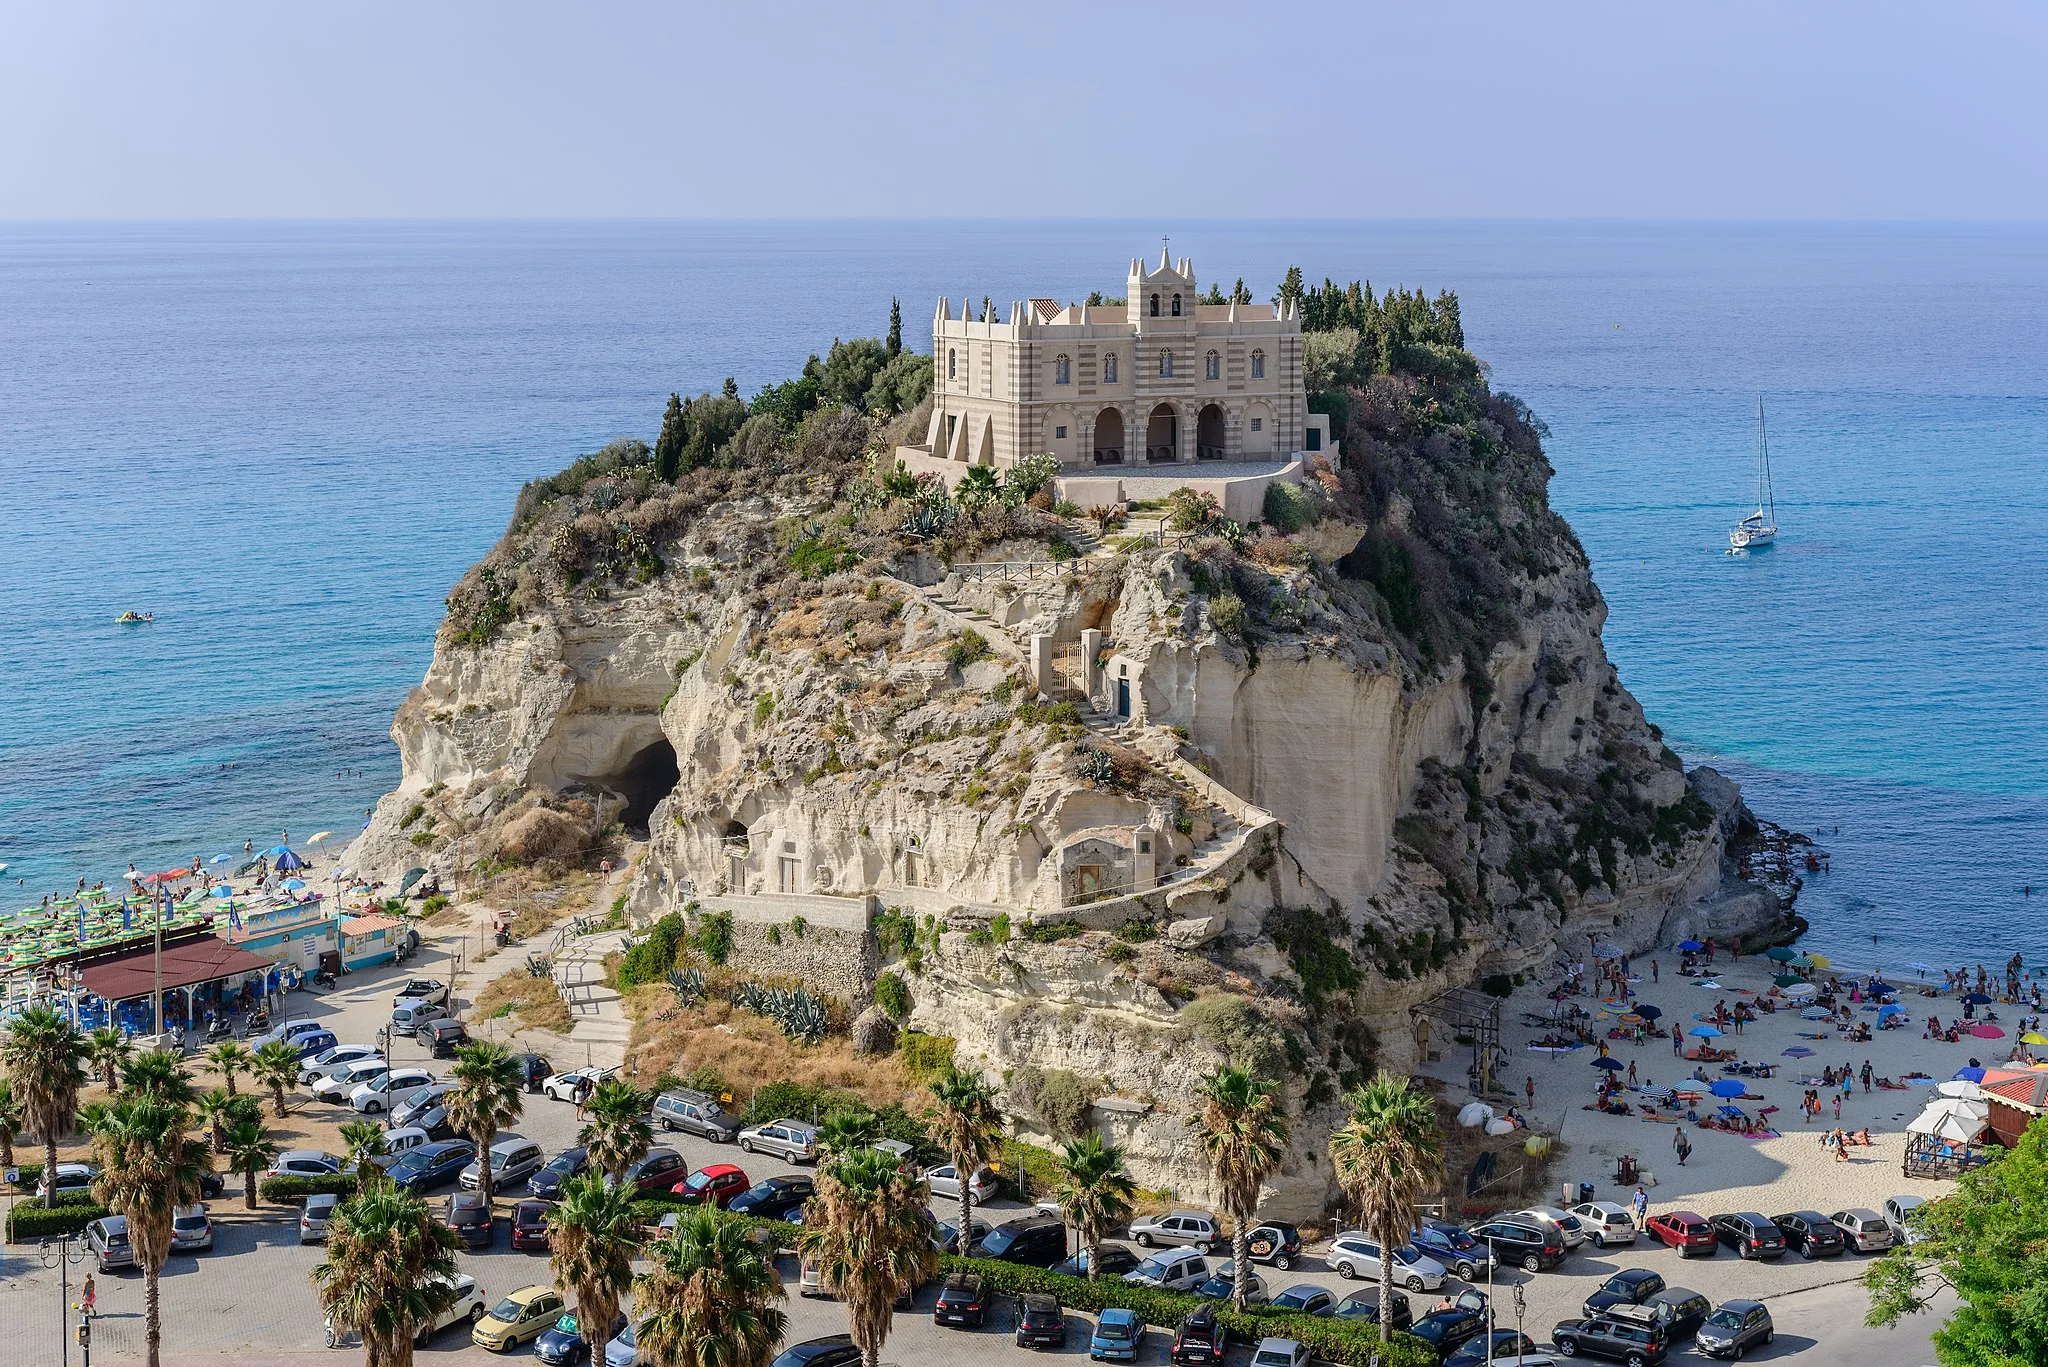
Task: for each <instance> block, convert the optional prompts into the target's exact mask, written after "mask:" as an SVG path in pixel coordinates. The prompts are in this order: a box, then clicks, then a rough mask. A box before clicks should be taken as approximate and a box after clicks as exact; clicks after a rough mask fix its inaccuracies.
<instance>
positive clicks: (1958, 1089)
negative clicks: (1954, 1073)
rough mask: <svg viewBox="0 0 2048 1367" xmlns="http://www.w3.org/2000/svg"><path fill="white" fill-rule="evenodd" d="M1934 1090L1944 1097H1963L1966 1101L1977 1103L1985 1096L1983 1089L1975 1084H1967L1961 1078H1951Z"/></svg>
mask: <svg viewBox="0 0 2048 1367" xmlns="http://www.w3.org/2000/svg"><path fill="white" fill-rule="evenodd" d="M1934 1090H1935V1091H1937V1092H1939V1093H1941V1094H1942V1095H1943V1096H1954V1097H1961V1098H1963V1099H1964V1100H1966V1101H1977V1100H1980V1099H1981V1098H1982V1097H1983V1095H1984V1089H1983V1088H1982V1087H1979V1086H1978V1085H1977V1084H1976V1083H1974V1082H1965V1081H1963V1080H1962V1079H1960V1078H1950V1079H1949V1080H1948V1081H1947V1082H1944V1083H1942V1084H1941V1085H1940V1086H1939V1087H1936V1088H1935V1089H1934Z"/></svg>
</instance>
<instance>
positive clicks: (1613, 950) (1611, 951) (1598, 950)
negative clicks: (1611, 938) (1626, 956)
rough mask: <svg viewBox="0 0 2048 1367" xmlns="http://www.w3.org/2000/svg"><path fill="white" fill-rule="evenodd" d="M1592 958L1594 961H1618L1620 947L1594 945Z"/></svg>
mask: <svg viewBox="0 0 2048 1367" xmlns="http://www.w3.org/2000/svg"><path fill="white" fill-rule="evenodd" d="M1593 957H1594V958H1596V959H1619V958H1620V957H1621V946H1620V945H1605V944H1603V945H1594V946H1593Z"/></svg>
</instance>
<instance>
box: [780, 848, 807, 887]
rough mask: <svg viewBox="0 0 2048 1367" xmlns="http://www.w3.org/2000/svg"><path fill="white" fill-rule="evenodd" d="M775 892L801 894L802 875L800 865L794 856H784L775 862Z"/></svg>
mask: <svg viewBox="0 0 2048 1367" xmlns="http://www.w3.org/2000/svg"><path fill="white" fill-rule="evenodd" d="M776 867H777V872H776V881H775V890H776V891H777V892H801V891H803V887H802V882H801V880H802V878H803V874H802V872H801V867H800V863H799V861H798V860H797V858H796V857H795V856H794V855H787V854H785V855H784V856H782V858H781V859H780V860H778V861H776Z"/></svg>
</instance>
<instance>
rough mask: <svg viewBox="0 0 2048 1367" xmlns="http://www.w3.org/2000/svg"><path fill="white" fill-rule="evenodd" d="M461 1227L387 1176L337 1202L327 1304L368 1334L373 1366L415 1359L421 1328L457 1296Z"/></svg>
mask: <svg viewBox="0 0 2048 1367" xmlns="http://www.w3.org/2000/svg"><path fill="white" fill-rule="evenodd" d="M460 1246H461V1241H460V1240H459V1239H457V1238H456V1236H455V1231H453V1230H451V1229H449V1228H448V1227H447V1226H446V1225H444V1224H442V1223H441V1221H439V1220H438V1219H436V1218H435V1217H434V1216H433V1214H432V1213H431V1212H429V1211H428V1209H427V1203H426V1202H425V1201H423V1200H421V1199H420V1198H419V1197H417V1196H415V1195H413V1194H412V1193H411V1192H408V1191H400V1190H399V1189H398V1188H397V1187H394V1186H386V1185H384V1184H382V1183H379V1184H378V1185H376V1186H373V1187H369V1188H366V1189H365V1190H363V1191H361V1192H359V1193H357V1194H356V1195H354V1196H351V1197H350V1198H349V1199H348V1200H346V1201H343V1202H342V1203H341V1204H340V1205H337V1206H336V1207H335V1208H334V1216H333V1218H332V1219H331V1220H329V1221H328V1224H327V1261H326V1262H324V1263H321V1264H320V1265H319V1266H318V1267H316V1268H314V1269H313V1282H314V1285H316V1286H318V1287H319V1288H320V1308H321V1309H322V1310H324V1311H326V1312H327V1315H328V1319H329V1322H330V1323H331V1324H332V1325H333V1326H334V1328H335V1329H336V1330H337V1331H339V1332H343V1333H352V1334H360V1335H362V1338H363V1360H364V1362H365V1363H366V1364H367V1367H412V1348H413V1335H414V1334H415V1333H417V1332H418V1329H419V1326H420V1325H422V1324H426V1323H430V1322H431V1321H432V1320H433V1319H434V1317H435V1316H437V1315H439V1314H441V1313H442V1312H443V1311H445V1310H446V1309H447V1308H448V1307H449V1306H450V1305H452V1304H454V1302H455V1271H456V1269H455V1250H456V1249H457V1248H458V1247H460Z"/></svg>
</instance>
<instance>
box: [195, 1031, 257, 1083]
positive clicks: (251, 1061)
mask: <svg viewBox="0 0 2048 1367" xmlns="http://www.w3.org/2000/svg"><path fill="white" fill-rule="evenodd" d="M206 1061H207V1063H208V1064H210V1065H212V1067H213V1070H214V1071H215V1072H217V1073H219V1074H220V1075H221V1077H222V1078H223V1079H225V1080H226V1082H227V1087H228V1095H229V1096H233V1095H234V1094H235V1074H236V1073H246V1072H248V1071H249V1070H250V1069H251V1068H252V1067H254V1066H255V1062H256V1060H255V1056H254V1055H252V1054H251V1053H250V1052H249V1046H248V1045H246V1044H244V1043H242V1042H241V1041H240V1040H238V1039H231V1040H223V1041H221V1042H220V1043H219V1044H216V1045H214V1046H213V1048H211V1049H209V1050H207V1053H206Z"/></svg>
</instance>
